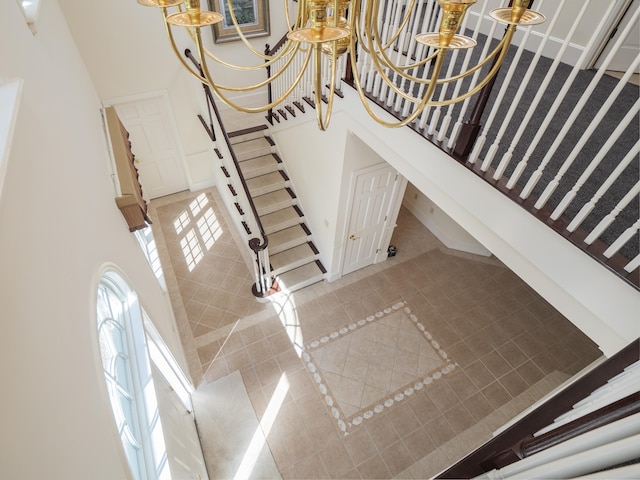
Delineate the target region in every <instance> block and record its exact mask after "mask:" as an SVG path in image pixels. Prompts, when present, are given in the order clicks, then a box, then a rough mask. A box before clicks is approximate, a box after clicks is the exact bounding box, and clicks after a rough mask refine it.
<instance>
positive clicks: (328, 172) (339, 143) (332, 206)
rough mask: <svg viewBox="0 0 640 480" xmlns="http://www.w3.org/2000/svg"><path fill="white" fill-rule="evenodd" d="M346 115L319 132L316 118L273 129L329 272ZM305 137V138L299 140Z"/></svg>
mask: <svg viewBox="0 0 640 480" xmlns="http://www.w3.org/2000/svg"><path fill="white" fill-rule="evenodd" d="M345 120H346V119H345V117H344V116H340V115H336V116H335V117H334V118H333V120H332V129H331V131H328V132H321V131H320V130H319V129H318V126H317V124H316V121H315V118H314V117H311V115H309V117H307V118H306V121H303V122H302V123H296V122H292V123H291V124H290V125H288V126H287V125H286V124H287V123H289V122H285V124H283V125H284V127H283V128H281V129H278V130H274V131H273V134H272V136H273V138H274V140H275V142H276V145H277V146H278V150H279V151H280V153H281V154H282V158H283V159H285V163H286V168H287V173H288V174H289V177H290V178H291V183H292V185H293V188H294V191H295V192H296V195H298V197H299V199H300V204H301V206H302V209H303V210H304V213H305V216H306V219H305V220H306V222H307V224H308V225H309V228H310V229H311V232H312V233H313V239H314V242H315V244H316V246H317V247H318V250H320V256H321V261H322V263H323V265H324V266H325V268H326V269H327V271H328V272H329V274H330V275H331V274H333V273H334V272H335V270H336V268H337V267H336V265H335V259H332V258H331V257H329V256H328V255H330V252H333V249H334V244H335V239H336V234H337V232H338V230H339V227H340V225H338V218H339V211H338V209H339V207H340V200H341V197H340V192H341V184H342V169H343V162H344V158H345V148H346V142H347V136H346V132H347V130H346V128H345V124H344V121H345ZM300 138H304V141H303V142H301V141H299V139H300Z"/></svg>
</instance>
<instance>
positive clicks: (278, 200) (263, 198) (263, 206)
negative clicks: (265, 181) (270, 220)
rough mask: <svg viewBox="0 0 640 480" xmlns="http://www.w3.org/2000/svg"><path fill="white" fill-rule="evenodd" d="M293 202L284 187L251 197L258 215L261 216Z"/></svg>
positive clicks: (288, 205)
mask: <svg viewBox="0 0 640 480" xmlns="http://www.w3.org/2000/svg"><path fill="white" fill-rule="evenodd" d="M292 202H293V199H292V198H291V195H290V194H289V192H288V191H287V190H285V189H281V190H276V191H275V192H270V193H267V194H265V195H260V196H259V197H255V198H254V199H253V203H254V204H255V206H256V210H257V211H258V215H260V216H263V215H267V214H269V213H273V212H275V211H277V210H281V209H283V208H286V207H290V206H291V204H292Z"/></svg>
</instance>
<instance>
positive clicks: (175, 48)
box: [161, 7, 207, 83]
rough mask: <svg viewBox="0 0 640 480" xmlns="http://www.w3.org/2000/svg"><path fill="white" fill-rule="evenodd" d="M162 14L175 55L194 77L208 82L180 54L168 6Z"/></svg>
mask: <svg viewBox="0 0 640 480" xmlns="http://www.w3.org/2000/svg"><path fill="white" fill-rule="evenodd" d="M161 10H162V15H163V17H164V27H165V31H166V32H167V37H168V38H169V44H170V45H171V49H172V50H173V53H174V54H175V56H176V57H177V58H178V60H180V63H182V66H183V67H184V68H186V69H187V71H188V72H189V73H190V74H191V75H193V76H194V77H196V78H197V79H198V80H200V82H202V83H207V79H206V78H205V77H203V76H202V75H201V74H200V73H199V72H198V71H197V70H195V69H194V68H193V67H192V66H191V65H189V64H188V63H187V61H186V60H185V59H184V58H182V55H181V54H180V51H179V50H178V47H177V46H176V41H175V39H174V38H173V32H172V31H171V26H170V24H169V22H167V7H162V9H161Z"/></svg>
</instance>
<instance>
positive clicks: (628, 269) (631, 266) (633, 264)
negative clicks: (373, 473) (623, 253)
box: [624, 254, 640, 273]
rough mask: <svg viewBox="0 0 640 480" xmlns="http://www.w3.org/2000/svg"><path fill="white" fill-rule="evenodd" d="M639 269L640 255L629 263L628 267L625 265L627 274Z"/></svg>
mask: <svg viewBox="0 0 640 480" xmlns="http://www.w3.org/2000/svg"><path fill="white" fill-rule="evenodd" d="M638 267H640V254H639V255H636V257H635V258H634V259H633V260H631V261H630V262H629V263H627V265H625V267H624V270H625V271H626V272H627V273H631V272H633V271H634V270H636V269H637V268H638Z"/></svg>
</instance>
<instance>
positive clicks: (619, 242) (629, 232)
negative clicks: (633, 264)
mask: <svg viewBox="0 0 640 480" xmlns="http://www.w3.org/2000/svg"><path fill="white" fill-rule="evenodd" d="M638 230H640V220H636V223H634V224H633V225H631V226H630V227H629V228H627V229H626V230H625V231H624V232H622V235H620V236H619V237H618V238H616V241H615V242H613V243H612V244H611V245H610V246H609V248H607V249H606V250H605V251H604V253H603V255H604V256H605V257H607V258H611V257H612V256H613V254H614V253H616V252H617V251H618V250H620V249H621V248H622V247H623V246H624V245H625V244H626V243H627V242H628V241H629V240H631V239H632V238H633V237H635V236H636V235H637V234H638ZM629 271H631V270H629Z"/></svg>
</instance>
